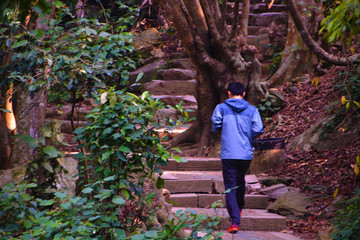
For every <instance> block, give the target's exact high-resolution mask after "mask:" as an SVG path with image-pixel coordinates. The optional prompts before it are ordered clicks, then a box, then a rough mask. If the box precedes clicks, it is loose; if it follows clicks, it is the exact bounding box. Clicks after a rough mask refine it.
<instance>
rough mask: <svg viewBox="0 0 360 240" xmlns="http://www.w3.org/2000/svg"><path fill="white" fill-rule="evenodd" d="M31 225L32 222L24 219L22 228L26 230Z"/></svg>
mask: <svg viewBox="0 0 360 240" xmlns="http://www.w3.org/2000/svg"><path fill="white" fill-rule="evenodd" d="M32 225H33V222H32V221H31V220H29V219H26V220H25V221H24V227H25V228H26V229H29V228H31V227H32Z"/></svg>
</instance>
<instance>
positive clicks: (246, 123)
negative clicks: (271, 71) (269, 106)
mask: <svg viewBox="0 0 360 240" xmlns="http://www.w3.org/2000/svg"><path fill="white" fill-rule="evenodd" d="M227 90H228V94H229V99H227V100H226V101H225V103H221V104H219V105H217V106H216V108H215V110H214V112H213V115H212V117H211V120H212V122H213V126H212V131H213V132H216V131H217V130H218V129H221V150H220V157H221V162H222V167H223V178H224V185H225V190H226V208H227V210H228V213H229V216H230V218H231V223H232V224H231V226H230V227H229V229H228V232H229V233H237V232H238V231H239V224H240V217H241V212H242V209H243V207H244V204H245V203H244V196H245V173H246V171H247V170H248V169H249V167H250V163H251V160H252V159H253V147H252V141H253V140H254V139H255V138H256V137H258V136H259V135H260V134H262V133H263V125H262V121H261V117H260V114H259V111H258V110H257V108H256V107H254V106H251V105H250V104H249V103H248V102H247V101H245V100H244V99H243V97H244V96H245V92H244V87H243V85H242V84H241V83H240V82H233V83H230V84H229V86H228V89H227Z"/></svg>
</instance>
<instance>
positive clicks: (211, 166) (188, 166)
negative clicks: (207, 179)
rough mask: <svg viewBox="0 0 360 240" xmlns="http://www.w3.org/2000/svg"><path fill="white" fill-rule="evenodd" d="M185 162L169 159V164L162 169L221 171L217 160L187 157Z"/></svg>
mask: <svg viewBox="0 0 360 240" xmlns="http://www.w3.org/2000/svg"><path fill="white" fill-rule="evenodd" d="M186 160H187V162H177V161H175V160H174V159H169V163H168V164H167V165H166V166H164V167H163V169H164V170H167V171H221V170H222V166H221V160H220V159H219V158H196V157H187V158H186Z"/></svg>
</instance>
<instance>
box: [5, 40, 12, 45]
mask: <svg viewBox="0 0 360 240" xmlns="http://www.w3.org/2000/svg"><path fill="white" fill-rule="evenodd" d="M11 43H12V42H11V39H10V38H9V39H7V40H6V47H10V46H11Z"/></svg>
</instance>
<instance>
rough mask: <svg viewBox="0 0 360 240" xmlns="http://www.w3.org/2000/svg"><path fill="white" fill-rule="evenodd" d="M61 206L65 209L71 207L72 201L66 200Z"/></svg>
mask: <svg viewBox="0 0 360 240" xmlns="http://www.w3.org/2000/svg"><path fill="white" fill-rule="evenodd" d="M60 207H62V208H63V209H69V208H70V207H71V203H70V202H64V203H62V204H60Z"/></svg>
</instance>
